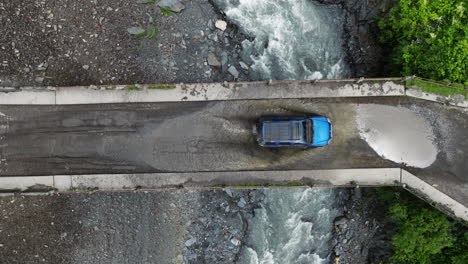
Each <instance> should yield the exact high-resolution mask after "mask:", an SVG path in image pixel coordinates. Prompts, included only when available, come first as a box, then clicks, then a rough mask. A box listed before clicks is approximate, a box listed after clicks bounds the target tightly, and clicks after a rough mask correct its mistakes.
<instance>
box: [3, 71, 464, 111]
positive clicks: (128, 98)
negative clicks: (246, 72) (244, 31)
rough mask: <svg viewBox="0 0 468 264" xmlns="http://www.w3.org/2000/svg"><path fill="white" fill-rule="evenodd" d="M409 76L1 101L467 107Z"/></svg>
mask: <svg viewBox="0 0 468 264" xmlns="http://www.w3.org/2000/svg"><path fill="white" fill-rule="evenodd" d="M408 79H409V78H406V77H405V78H369V79H364V78H360V79H337V80H313V81H266V82H265V81H262V82H231V83H228V82H224V83H196V84H164V85H154V84H145V85H101V86H95V85H90V86H73V87H22V88H14V87H0V105H72V104H109V103H151V102H183V101H218V100H249V99H250V100H254V99H288V98H289V99H293V98H335V97H369V96H405V95H406V96H411V97H415V98H419V99H423V100H429V101H433V102H439V103H444V104H449V105H454V106H459V107H465V108H468V100H466V98H465V96H464V95H459V94H453V95H447V96H444V95H440V94H434V93H430V92H425V91H424V90H421V89H418V88H417V87H405V85H406V84H405V83H406V81H407V80H408Z"/></svg>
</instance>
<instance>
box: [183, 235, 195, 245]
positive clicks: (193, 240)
mask: <svg viewBox="0 0 468 264" xmlns="http://www.w3.org/2000/svg"><path fill="white" fill-rule="evenodd" d="M195 243H197V239H196V238H194V237H192V238H190V239H189V240H187V241H185V246H186V247H190V246H192V245H193V244H195Z"/></svg>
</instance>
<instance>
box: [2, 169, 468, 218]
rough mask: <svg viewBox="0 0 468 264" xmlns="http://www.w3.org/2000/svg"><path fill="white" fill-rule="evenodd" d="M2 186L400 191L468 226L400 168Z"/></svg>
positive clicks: (76, 178) (452, 203)
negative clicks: (391, 188)
mask: <svg viewBox="0 0 468 264" xmlns="http://www.w3.org/2000/svg"><path fill="white" fill-rule="evenodd" d="M0 186H1V191H2V192H3V193H4V194H11V193H14V192H35V193H41V192H42V193H44V192H49V191H59V192H69V191H80V190H81V191H89V190H99V191H122V190H127V191H128V190H157V189H162V188H213V187H216V188H234V187H235V188H263V187H270V188H271V187H277V188H280V187H286V186H289V187H291V186H294V187H310V186H317V187H358V186H374V187H375V186H401V187H404V188H406V189H407V190H409V191H410V192H412V193H414V194H415V195H417V196H419V197H421V198H423V199H425V200H427V201H428V202H430V203H431V204H433V205H434V206H435V207H437V208H439V209H440V210H442V211H443V212H445V213H447V214H449V215H451V216H453V217H455V218H458V219H462V220H464V221H468V208H466V207H465V206H464V205H463V204H461V203H459V202H458V201H456V200H454V199H452V198H451V197H449V196H448V195H446V194H444V193H442V192H441V191H440V190H438V189H437V188H435V187H433V186H432V185H430V184H428V183H426V182H424V181H423V180H421V179H419V178H418V177H416V176H414V175H412V174H411V173H409V172H407V171H405V170H403V169H400V168H381V169H340V170H291V171H233V172H229V171H226V172H193V173H147V174H105V175H54V176H39V177H0Z"/></svg>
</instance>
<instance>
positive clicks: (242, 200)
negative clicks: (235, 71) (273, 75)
mask: <svg viewBox="0 0 468 264" xmlns="http://www.w3.org/2000/svg"><path fill="white" fill-rule="evenodd" d="M229 69H231V68H229ZM231 74H232V73H231ZM236 78H237V77H236ZM246 204H247V203H246V202H245V200H244V198H240V200H239V202H237V206H239V207H240V208H244V207H245V205H246Z"/></svg>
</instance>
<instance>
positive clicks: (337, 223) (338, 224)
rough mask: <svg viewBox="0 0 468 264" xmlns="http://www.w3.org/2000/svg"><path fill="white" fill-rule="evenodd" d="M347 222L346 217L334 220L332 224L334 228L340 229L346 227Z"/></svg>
mask: <svg viewBox="0 0 468 264" xmlns="http://www.w3.org/2000/svg"><path fill="white" fill-rule="evenodd" d="M347 222H348V219H346V217H344V216H340V217H337V218H336V219H335V221H334V224H335V227H341V226H344V225H346V223H347Z"/></svg>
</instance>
